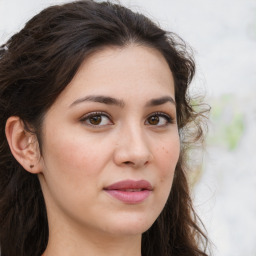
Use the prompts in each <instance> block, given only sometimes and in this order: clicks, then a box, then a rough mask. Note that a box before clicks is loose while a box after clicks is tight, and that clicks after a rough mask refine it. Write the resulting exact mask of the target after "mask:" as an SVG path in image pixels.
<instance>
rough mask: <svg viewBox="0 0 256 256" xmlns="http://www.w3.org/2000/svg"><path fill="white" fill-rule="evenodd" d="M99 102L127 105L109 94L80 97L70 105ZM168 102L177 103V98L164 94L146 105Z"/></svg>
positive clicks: (120, 105)
mask: <svg viewBox="0 0 256 256" xmlns="http://www.w3.org/2000/svg"><path fill="white" fill-rule="evenodd" d="M87 101H89V102H99V103H103V104H107V105H116V106H119V107H121V108H123V107H124V106H125V103H124V101H123V100H120V99H115V98H112V97H109V96H102V95H89V96H86V97H83V98H79V99H77V100H75V101H74V102H73V103H72V104H71V105H70V107H72V106H74V105H77V104H79V103H82V102H87ZM166 102H171V103H172V104H174V105H176V103H175V100H174V99H173V98H172V97H170V96H164V97H160V98H156V99H151V100H150V101H148V102H147V103H146V107H152V106H159V105H163V104H165V103H166Z"/></svg>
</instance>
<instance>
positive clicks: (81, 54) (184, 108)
mask: <svg viewBox="0 0 256 256" xmlns="http://www.w3.org/2000/svg"><path fill="white" fill-rule="evenodd" d="M129 44H137V45H147V46H149V47H153V48H155V49H157V50H159V51H160V52H161V53H162V54H163V56H164V57H165V59H166V61H167V62H168V64H169V67H170V69H171V71H172V74H173V77H174V81H175V99H176V104H177V118H178V128H179V132H180V140H181V143H182V145H183V147H182V150H181V154H180V159H179V161H178V164H177V167H176V171H175V176H174V181H173V186H172V190H171V193H170V195H169V198H168V201H167V203H166V205H165V207H164V210H163V211H162V213H161V214H160V216H159V217H158V218H157V220H156V221H155V222H154V224H153V225H152V226H151V228H150V229H149V230H148V231H146V232H145V233H144V234H143V236H142V255H145V256H146V255H147V256H156V255H159V256H170V255H173V256H203V255H204V256H206V255H207V254H206V252H205V249H206V245H207V238H206V236H205V235H204V233H203V232H202V231H201V229H200V227H199V226H201V225H199V224H198V217H197V215H196V213H195V212H194V210H193V207H192V202H191V198H190V193H189V187H188V182H187V177H186V167H185V163H186V161H185V160H186V159H185V153H186V150H187V145H188V136H190V138H192V139H194V141H196V140H199V139H200V138H202V129H201V126H200V122H199V121H198V120H199V119H198V117H200V113H198V112H195V110H194V109H193V107H192V103H191V99H190V97H189V95H188V91H187V90H188V86H189V84H190V82H191V80H192V78H193V76H194V73H195V64H194V61H193V58H192V56H191V55H190V54H189V51H188V50H187V47H186V44H185V43H184V41H182V40H181V39H180V38H179V37H178V36H177V35H175V34H174V33H169V32H166V31H164V30H162V29H161V28H159V26H158V25H156V24H154V23H153V22H152V21H150V20H149V19H148V18H146V17H145V16H143V15H142V14H139V13H134V12H132V11H131V10H129V9H127V8H125V7H122V6H120V5H118V4H113V3H109V2H103V3H97V2H94V1H90V0H87V1H86V0H85V1H77V2H73V3H68V4H65V5H60V6H52V7H49V8H47V9H45V10H43V11H42V12H41V13H39V14H38V15H36V16H35V17H33V18H32V19H31V20H30V21H29V22H28V23H27V24H26V25H25V27H24V28H23V29H22V30H21V31H20V32H19V33H17V34H15V35H14V36H12V37H11V38H10V39H9V40H8V41H7V43H6V44H4V45H3V46H2V47H1V48H0V247H1V255H2V256H17V255H19V256H39V255H41V254H42V253H43V252H44V250H45V248H46V246H47V242H48V222H47V214H46V207H45V203H44V198H43V194H42V191H41V188H40V183H39V181H38V178H37V176H36V175H33V174H30V173H29V172H27V171H25V170H24V169H23V167H22V166H21V165H20V164H19V163H18V162H17V161H16V160H15V158H14V157H13V156H12V154H11V152H10V149H9V146H8V143H7V140H6V136H5V124H6V120H7V119H8V118H9V117H10V116H18V117H20V118H21V120H23V122H24V124H25V127H26V128H27V129H28V127H30V131H32V130H33V132H34V133H35V134H36V136H37V138H38V141H39V144H40V143H41V141H40V138H41V135H40V131H41V125H42V122H43V119H44V114H45V113H46V112H47V110H48V109H49V107H50V106H51V105H52V104H53V102H54V101H55V100H56V98H57V97H58V95H59V94H60V93H61V92H62V91H63V90H64V89H65V87H66V86H67V85H68V84H69V82H70V81H71V80H72V78H73V77H74V75H75V74H76V72H77V70H78V68H79V66H80V65H81V63H82V61H83V60H84V59H85V58H86V56H88V55H89V54H91V53H92V52H95V51H98V50H100V49H101V48H103V47H105V46H107V45H112V46H118V47H125V46H126V45H129ZM113 76H114V74H113ZM191 123H195V124H196V126H195V127H194V128H193V131H194V132H193V133H190V132H189V133H188V132H187V131H188V130H187V129H186V127H187V126H188V125H190V124H191ZM31 127H32V130H31ZM185 145H186V146H185Z"/></svg>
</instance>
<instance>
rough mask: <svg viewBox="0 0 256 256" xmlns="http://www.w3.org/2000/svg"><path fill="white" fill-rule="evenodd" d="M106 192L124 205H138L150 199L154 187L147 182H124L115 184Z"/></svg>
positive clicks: (106, 189) (107, 188)
mask: <svg viewBox="0 0 256 256" xmlns="http://www.w3.org/2000/svg"><path fill="white" fill-rule="evenodd" d="M104 190H105V191H106V192H107V193H108V194H109V195H111V196H112V197H114V198H116V199H118V200H120V201H122V202H124V203H128V204H136V203H140V202H142V201H144V200H145V199H146V198H147V197H149V195H150V193H151V191H152V190H153V188H152V185H151V184H150V183H149V182H148V181H146V180H139V181H133V180H124V181H120V182H117V183H114V184H112V185H110V186H108V187H106V188H104ZM129 190H135V191H129Z"/></svg>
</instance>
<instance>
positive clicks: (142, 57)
mask: <svg viewBox="0 0 256 256" xmlns="http://www.w3.org/2000/svg"><path fill="white" fill-rule="evenodd" d="M42 142H43V143H42V157H41V160H40V161H41V162H40V166H41V173H40V174H39V178H40V182H41V186H42V189H43V194H44V197H45V201H46V206H47V213H48V218H49V225H50V230H51V228H52V227H51V225H52V223H54V225H55V224H57V223H58V222H61V223H62V224H61V225H66V226H69V227H74V226H77V227H78V226H79V228H82V229H83V230H84V231H90V233H91V234H92V232H101V233H102V232H104V233H108V234H112V235H118V236H121V235H135V234H141V233H142V232H144V231H146V230H147V229H148V228H149V227H150V226H151V225H152V224H153V222H154V221H155V220H156V218H157V217H158V215H159V214H160V212H161V211H162V209H163V207H164V205H165V203H166V200H167V198H168V195H169V193H170V190H171V186H172V181H173V175H174V170H175V167H176V164H177V161H178V157H179V151H180V144H179V135H178V129H177V124H176V108H175V98H174V81H173V76H172V73H171V71H170V69H169V67H168V64H167V63H166V61H165V59H164V58H163V56H162V55H161V54H160V53H159V52H158V51H157V50H155V49H152V48H148V47H145V46H134V45H133V46H127V47H124V48H115V47H113V48H105V49H103V50H101V51H99V52H97V53H94V54H92V55H91V56H89V57H88V58H86V60H85V61H84V62H83V64H82V65H81V67H80V69H79V70H78V72H77V74H76V75H75V77H74V78H73V80H72V81H71V83H70V84H69V85H68V86H67V87H66V88H65V90H64V91H63V92H62V93H61V94H60V96H59V97H58V98H57V100H56V101H55V103H54V104H53V105H52V106H51V108H50V109H49V111H48V112H47V113H46V116H45V119H44V122H43V127H42Z"/></svg>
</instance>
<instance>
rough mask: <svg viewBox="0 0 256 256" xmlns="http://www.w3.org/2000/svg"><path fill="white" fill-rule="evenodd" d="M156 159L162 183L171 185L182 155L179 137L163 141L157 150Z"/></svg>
mask: <svg viewBox="0 0 256 256" xmlns="http://www.w3.org/2000/svg"><path fill="white" fill-rule="evenodd" d="M156 154H157V155H156V159H157V165H158V170H159V175H160V177H159V178H160V183H162V184H167V186H169V187H171V184H172V180H173V175H174V172H175V168H176V165H177V162H178V159H179V155H180V142H179V138H178V137H177V138H174V139H173V140H172V143H162V145H161V146H159V147H158V148H157V150H156Z"/></svg>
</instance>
